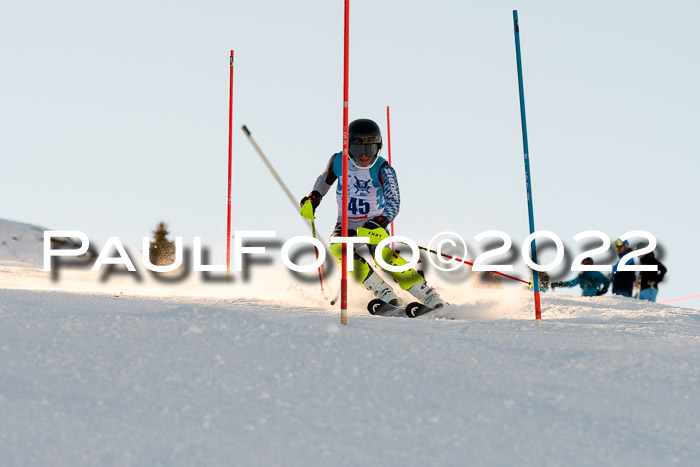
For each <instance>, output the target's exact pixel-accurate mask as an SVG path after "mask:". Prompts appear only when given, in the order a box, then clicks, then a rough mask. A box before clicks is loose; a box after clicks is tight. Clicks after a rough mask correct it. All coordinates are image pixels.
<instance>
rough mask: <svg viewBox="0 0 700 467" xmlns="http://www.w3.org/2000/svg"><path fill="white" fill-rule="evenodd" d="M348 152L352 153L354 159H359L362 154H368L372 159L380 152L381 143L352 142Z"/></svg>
mask: <svg viewBox="0 0 700 467" xmlns="http://www.w3.org/2000/svg"><path fill="white" fill-rule="evenodd" d="M348 152H349V153H350V156H351V157H352V158H353V159H357V158H358V157H360V156H361V155H362V154H367V156H369V158H370V159H374V157H375V156H376V155H377V154H379V144H378V143H368V144H358V143H351V144H350V146H349V148H348Z"/></svg>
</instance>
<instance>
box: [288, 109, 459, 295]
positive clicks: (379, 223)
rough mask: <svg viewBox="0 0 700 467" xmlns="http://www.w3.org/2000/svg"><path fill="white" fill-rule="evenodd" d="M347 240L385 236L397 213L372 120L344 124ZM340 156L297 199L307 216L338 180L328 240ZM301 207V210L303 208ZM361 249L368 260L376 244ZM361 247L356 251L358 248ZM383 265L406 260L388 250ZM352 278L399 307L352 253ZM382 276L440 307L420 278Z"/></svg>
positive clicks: (393, 182) (337, 249) (391, 176)
mask: <svg viewBox="0 0 700 467" xmlns="http://www.w3.org/2000/svg"><path fill="white" fill-rule="evenodd" d="M348 133H349V135H348V138H349V139H348V145H349V154H350V157H349V158H348V206H347V208H348V236H351V237H355V236H357V229H358V228H360V227H363V228H365V229H369V230H370V231H371V232H373V233H374V234H377V235H378V236H379V237H387V236H388V235H389V234H388V233H387V232H386V227H387V226H388V225H389V224H390V223H391V222H392V221H393V220H394V218H395V217H396V215H397V214H398V212H399V205H400V196H399V184H398V181H397V179H396V172H395V171H394V169H393V168H392V167H391V166H390V165H389V163H388V162H387V161H386V160H385V159H384V158H382V157H380V156H379V152H380V150H381V148H382V135H381V131H380V129H379V126H378V125H377V124H376V123H375V122H374V121H372V120H369V119H359V120H355V121H353V122H352V123H350V125H348ZM342 161H343V153H342V152H339V153H336V154H333V156H331V158H330V161H329V162H328V165H327V167H326V169H325V170H324V171H323V173H322V174H321V175H320V176H319V177H318V179H317V180H316V183H315V184H314V187H313V190H312V191H311V193H309V195H308V196H305V197H304V198H302V200H301V207H302V213H303V212H304V211H306V212H308V210H309V209H308V205H309V204H310V206H311V212H312V215H313V213H315V211H316V208H317V207H318V205H319V204H320V203H321V199H322V198H323V196H325V195H326V193H328V190H329V189H330V188H331V185H332V184H333V183H334V182H335V181H336V180H338V185H337V188H336V199H337V203H338V220H337V223H336V225H335V229H334V231H333V234H332V235H331V237H333V236H338V235H340V233H341V232H340V231H341V219H342V193H343V186H342V183H343V181H342V173H343V162H342ZM305 205H306V208H305ZM367 247H368V248H369V251H370V252H371V254H372V256H373V257H374V254H375V250H376V245H372V244H368V245H367ZM359 248H361V247H358V249H359ZM330 250H331V253H332V254H333V256H334V257H335V258H336V259H337V260H338V261H341V258H342V244H340V243H334V244H332V245H331V246H330ZM381 254H382V258H383V259H384V261H385V262H386V263H388V264H390V265H392V266H402V265H405V264H407V261H406V260H404V259H403V258H402V257H401V256H399V255H398V254H397V253H396V252H394V251H393V250H392V249H390V248H385V249H384V251H382V252H381ZM353 259H354V263H353V271H352V275H353V277H354V278H355V280H356V281H357V282H359V283H360V284H362V285H363V286H364V287H365V288H366V289H368V290H370V291H371V292H372V293H374V295H375V297H377V298H379V299H380V300H382V301H383V302H385V303H388V304H390V305H393V306H401V305H402V304H403V300H401V298H399V296H398V295H396V293H394V290H393V289H392V288H391V286H390V285H389V284H387V283H386V282H385V281H384V280H383V279H382V278H381V277H380V276H379V274H377V273H376V272H375V271H374V270H373V269H372V267H371V266H370V265H369V264H368V263H367V261H365V259H364V258H363V257H361V256H360V255H359V254H357V252H355V253H354V258H353ZM387 273H388V274H390V275H391V277H392V278H393V279H394V280H395V281H396V282H397V283H398V284H399V286H400V287H401V289H403V290H407V291H408V292H409V293H410V294H411V295H413V296H414V297H416V298H417V299H418V300H419V301H420V302H422V303H423V304H425V305H426V306H429V307H431V308H440V307H443V306H445V302H444V301H443V300H442V298H440V295H439V294H438V293H437V292H436V291H435V289H433V288H432V287H429V286H428V284H427V283H426V282H425V279H424V278H423V276H422V275H421V274H419V273H418V271H416V270H415V269H409V270H407V271H404V272H391V271H387Z"/></svg>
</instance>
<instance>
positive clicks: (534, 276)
mask: <svg viewBox="0 0 700 467" xmlns="http://www.w3.org/2000/svg"><path fill="white" fill-rule="evenodd" d="M513 26H514V28H515V55H516V60H517V63H518V90H519V91H520V122H521V124H522V129H523V152H524V158H525V186H526V188H527V212H528V217H529V220H530V233H531V234H532V233H534V232H535V216H534V213H533V208H532V181H531V180H530V155H529V154H530V152H529V149H528V147H527V124H526V122H525V92H524V91H523V64H522V60H521V59H520V26H519V24H518V10H513ZM530 252H531V253H530V254H531V257H532V262H533V263H535V264H538V263H537V246H536V244H535V239H534V238H533V239H532V242H531V243H530ZM532 284H533V289H534V292H535V320H536V323H537V325H538V326H541V325H542V308H541V306H540V280H539V274H538V272H537V271H534V270H533V271H532Z"/></svg>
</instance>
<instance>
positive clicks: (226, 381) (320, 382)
mask: <svg viewBox="0 0 700 467" xmlns="http://www.w3.org/2000/svg"><path fill="white" fill-rule="evenodd" d="M503 293H505V292H503ZM514 295H515V296H514V297H510V298H511V299H512V300H515V301H517V302H522V303H523V306H522V307H515V308H511V309H510V310H508V309H501V310H500V311H501V315H500V316H499V315H498V314H497V315H496V316H493V317H492V318H495V319H485V316H482V317H481V318H480V319H459V320H454V321H452V320H434V319H414V320H410V319H399V318H381V317H372V316H368V315H361V316H352V317H351V320H350V325H349V326H347V327H341V326H340V325H339V324H338V316H337V314H336V313H326V312H322V311H319V309H318V308H315V307H307V308H305V307H298V306H297V307H287V306H284V305H277V304H273V303H270V302H264V301H261V300H242V299H239V300H203V299H197V298H181V299H176V300H173V299H163V298H145V297H128V296H123V297H120V298H115V297H113V296H111V295H97V294H74V293H62V292H41V291H26V290H8V289H0V419H2V420H3V423H2V424H1V425H0V452H2V453H3V458H4V461H3V462H6V463H7V464H8V465H20V464H22V465H46V464H52V465H80V464H93V463H97V464H107V465H113V464H118V465H155V464H166V465H193V464H197V465H216V464H236V465H387V464H388V465H399V464H401V465H467V464H474V465H542V464H544V465H601V464H604V465H671V464H674V463H677V464H678V465H697V464H698V462H700V445H699V444H698V442H697V440H698V435H699V434H700V422H699V421H698V417H697V414H698V413H700V400H699V398H698V394H697V387H698V384H699V381H700V360H699V359H698V355H700V326H699V325H700V317H698V314H697V313H696V312H695V311H693V310H683V309H679V308H672V307H664V306H662V305H647V306H645V307H640V306H639V304H638V303H636V302H633V301H631V300H626V299H618V298H613V297H609V298H602V299H599V300H591V299H584V298H576V297H574V298H569V297H567V298H559V297H545V300H544V307H545V310H546V311H545V320H546V321H545V326H544V328H543V329H538V328H536V327H535V326H534V325H533V322H532V320H531V319H530V317H529V316H527V315H528V314H529V310H526V308H528V307H527V306H526V304H527V302H528V296H527V294H525V293H523V292H519V291H518V292H516V293H515V294H514ZM493 300H494V301H495V300H496V299H495V298H493ZM482 303H483V302H482ZM470 308H473V309H474V310H475V312H476V313H477V314H481V315H486V314H488V313H489V306H488V305H483V304H482V305H479V304H478V303H475V304H473V305H469V306H464V307H463V309H461V311H459V314H460V315H461V316H466V315H467V314H468V310H469V309H470ZM503 314H506V315H509V316H506V317H503V316H502V315H503ZM521 315H522V316H521Z"/></svg>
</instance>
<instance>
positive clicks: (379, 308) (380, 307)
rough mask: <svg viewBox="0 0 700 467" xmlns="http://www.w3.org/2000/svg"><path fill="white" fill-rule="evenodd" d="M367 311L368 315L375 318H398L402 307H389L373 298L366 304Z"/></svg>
mask: <svg viewBox="0 0 700 467" xmlns="http://www.w3.org/2000/svg"><path fill="white" fill-rule="evenodd" d="M367 311H369V314H370V315H375V316H386V315H391V316H400V313H403V307H400V306H394V305H389V304H388V303H386V302H383V301H382V300H380V299H378V298H375V299H374V300H372V301H371V302H369V303H368V304H367Z"/></svg>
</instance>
